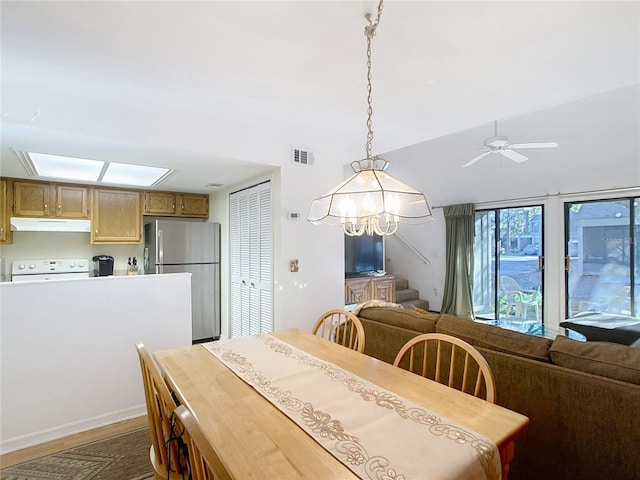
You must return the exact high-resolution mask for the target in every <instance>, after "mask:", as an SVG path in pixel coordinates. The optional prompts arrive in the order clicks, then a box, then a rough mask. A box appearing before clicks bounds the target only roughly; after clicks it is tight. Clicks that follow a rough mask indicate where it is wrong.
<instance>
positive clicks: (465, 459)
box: [202, 334, 501, 480]
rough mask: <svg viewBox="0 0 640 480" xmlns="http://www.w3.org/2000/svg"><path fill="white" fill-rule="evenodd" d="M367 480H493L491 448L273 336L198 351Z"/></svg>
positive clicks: (496, 464) (497, 467)
mask: <svg viewBox="0 0 640 480" xmlns="http://www.w3.org/2000/svg"><path fill="white" fill-rule="evenodd" d="M202 346H203V347H204V348H206V349H207V350H208V351H209V352H211V353H212V354H213V355H215V356H216V357H217V358H218V359H219V360H220V361H221V362H222V363H223V364H224V365H226V366H227V367H228V368H229V369H230V370H231V371H233V372H234V373H235V374H236V375H237V376H238V377H240V378H241V379H242V380H244V381H245V382H247V383H248V384H249V385H251V386H252V387H253V388H254V389H255V390H256V391H257V392H259V393H260V394H261V395H263V396H264V397H265V398H266V399H267V400H269V401H270V402H271V403H272V404H273V405H274V406H276V407H277V408H278V409H279V410H280V411H282V412H283V413H284V414H285V415H287V416H288V417H289V418H291V419H292V420H293V421H294V422H296V424H297V425H298V426H299V427H300V428H302V429H303V430H304V431H305V432H307V433H308V434H309V435H310V436H311V437H312V438H313V439H314V440H315V441H316V442H318V443H319V444H320V445H321V446H322V447H324V448H325V449H326V450H327V451H328V452H329V453H331V454H332V455H333V456H334V457H335V458H337V459H338V460H340V461H341V462H342V463H343V464H344V465H346V466H347V467H348V468H349V469H350V470H351V471H353V472H354V473H355V474H356V475H358V476H359V477H360V478H362V479H367V480H373V479H376V480H409V479H416V480H428V479H450V480H454V479H455V480H466V479H468V480H476V479H477V480H484V479H488V480H499V479H500V478H501V461H500V455H499V453H498V449H497V447H496V445H495V444H494V443H493V442H491V441H490V440H488V439H487V438H485V437H482V436H480V435H479V434H477V433H474V432H472V431H469V430H468V429H466V428H464V427H462V426H461V425H458V424H456V423H454V422H451V421H449V420H448V419H446V418H444V417H441V416H439V415H438V414H437V413H435V412H432V411H430V410H428V409H427V408H424V407H422V406H420V405H417V404H415V403H413V402H410V401H408V400H406V399H404V398H401V397H398V396H397V395H395V394H394V393H392V392H390V391H387V390H385V389H382V388H380V387H379V386H377V385H374V384H372V383H371V382H369V381H367V380H365V379H363V378H360V377H358V376H356V375H354V374H352V373H351V372H349V371H347V370H344V369H342V368H340V367H338V366H337V365H335V364H333V363H330V362H325V361H323V360H320V359H318V358H316V357H314V356H312V355H309V354H307V353H306V352H304V351H302V350H300V349H298V348H296V347H294V346H292V345H289V344H288V343H285V342H283V341H282V340H279V339H277V338H275V337H273V336H271V335H268V334H260V335H254V336H249V337H241V338H235V339H231V340H220V341H216V342H211V343H206V344H202Z"/></svg>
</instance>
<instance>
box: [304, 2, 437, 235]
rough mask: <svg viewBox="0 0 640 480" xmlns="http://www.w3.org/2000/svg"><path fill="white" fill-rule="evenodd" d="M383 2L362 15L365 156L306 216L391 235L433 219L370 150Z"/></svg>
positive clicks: (348, 229)
mask: <svg viewBox="0 0 640 480" xmlns="http://www.w3.org/2000/svg"><path fill="white" fill-rule="evenodd" d="M382 2H383V0H380V3H379V4H378V14H377V17H376V19H375V21H373V22H372V21H371V14H370V13H367V14H366V15H365V18H366V20H367V22H368V25H366V26H365V27H364V34H365V36H366V37H367V142H366V144H365V153H366V158H365V159H364V160H358V161H355V162H352V163H351V167H352V168H353V170H354V171H355V174H354V175H352V176H351V177H350V178H348V179H347V180H345V181H344V182H342V183H340V184H339V185H337V186H335V187H334V188H332V189H331V190H329V191H328V192H327V193H325V194H324V195H322V196H321V197H318V198H316V199H315V200H314V201H313V203H312V204H311V209H310V211H309V215H308V217H307V220H308V221H309V222H311V223H313V224H321V223H326V224H328V225H335V226H342V228H343V229H344V233H346V234H347V235H351V236H360V235H364V234H366V235H374V234H376V235H393V234H394V233H395V232H396V230H397V229H398V225H399V224H400V223H424V222H427V221H429V220H433V217H432V215H431V208H430V207H429V204H428V203H427V199H426V198H425V196H424V194H422V193H420V192H419V191H417V190H416V189H414V188H412V187H410V186H409V185H406V184H405V183H403V182H401V181H400V180H397V179H395V178H393V177H392V176H391V175H389V174H388V173H386V172H385V170H386V168H387V166H388V165H389V162H387V161H386V160H384V159H383V158H381V157H378V156H373V155H372V154H371V144H372V141H373V129H372V122H371V117H372V114H373V108H372V106H371V40H372V39H373V37H374V36H375V34H376V29H377V28H378V24H379V23H380V17H381V16H382Z"/></svg>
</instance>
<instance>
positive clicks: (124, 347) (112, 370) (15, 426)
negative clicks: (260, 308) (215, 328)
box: [0, 273, 191, 454]
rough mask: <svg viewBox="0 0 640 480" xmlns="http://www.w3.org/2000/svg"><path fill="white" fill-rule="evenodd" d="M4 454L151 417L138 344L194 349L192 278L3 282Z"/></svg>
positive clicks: (0, 434) (0, 412)
mask: <svg viewBox="0 0 640 480" xmlns="http://www.w3.org/2000/svg"><path fill="white" fill-rule="evenodd" d="M0 302H1V304H0V348H1V350H0V361H1V365H0V371H1V374H2V376H1V378H0V390H1V393H0V400H1V403H0V452H1V453H3V454H4V453H7V452H10V451H14V450H18V449H21V448H24V447H28V446H31V445H35V444H39V443H42V442H46V441H49V440H53V439H56V438H61V437H64V436H67V435H71V434H73V433H77V432H81V431H84V430H89V429H91V428H95V427H99V426H102V425H107V424H110V423H114V422H119V421H122V420H126V419H128V418H132V417H136V416H140V415H144V414H145V412H146V408H145V400H144V390H143V386H142V376H141V372H140V363H139V360H138V354H137V352H136V348H135V345H136V343H138V342H142V343H144V344H145V346H146V347H147V349H148V350H149V351H150V352H152V353H153V352H156V351H158V350H165V349H170V348H177V347H182V346H186V345H191V274H188V273H176V274H167V275H142V276H131V277H126V276H124V277H96V278H89V279H81V280H60V281H44V282H31V283H20V282H19V283H0Z"/></svg>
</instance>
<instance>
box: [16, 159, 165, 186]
mask: <svg viewBox="0 0 640 480" xmlns="http://www.w3.org/2000/svg"><path fill="white" fill-rule="evenodd" d="M16 153H17V154H18V157H19V158H20V160H21V161H22V164H23V165H24V167H25V168H26V169H27V171H28V172H29V174H31V175H35V176H40V177H49V178H56V179H59V180H63V181H64V180H76V181H84V182H104V183H110V184H114V185H135V186H140V187H150V186H153V185H156V184H157V183H159V182H160V181H162V180H163V179H164V178H165V177H166V176H168V175H169V174H170V173H171V172H172V170H170V169H167V168H159V167H147V166H143V165H131V164H126V163H115V162H103V161H101V160H89V159H86V158H77V157H64V156H61V155H49V154H46V153H33V152H16Z"/></svg>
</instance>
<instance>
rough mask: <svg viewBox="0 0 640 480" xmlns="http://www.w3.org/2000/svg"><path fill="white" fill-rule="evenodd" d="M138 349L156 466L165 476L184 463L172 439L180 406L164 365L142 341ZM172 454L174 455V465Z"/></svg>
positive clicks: (178, 471)
mask: <svg viewBox="0 0 640 480" xmlns="http://www.w3.org/2000/svg"><path fill="white" fill-rule="evenodd" d="M136 349H137V351H138V357H139V359H140V369H141V371H142V383H143V385H144V397H145V402H146V405H147V419H148V422H149V432H150V434H151V452H150V455H151V463H152V466H153V468H154V470H155V471H156V472H157V473H158V474H160V475H161V476H162V475H164V476H166V475H167V472H168V471H171V472H173V473H174V474H178V473H182V471H183V470H184V465H183V464H182V462H181V458H180V454H179V451H178V450H177V448H176V447H175V446H174V445H171V443H170V442H169V439H170V437H171V424H170V417H171V413H172V412H173V411H174V410H175V409H176V407H177V405H176V402H175V400H174V398H173V396H172V395H171V392H170V391H169V387H168V386H167V384H166V383H165V381H164V379H163V378H162V374H161V373H160V369H159V368H158V366H157V364H156V363H155V361H154V360H153V357H151V354H150V353H149V351H148V350H147V348H146V347H145V346H144V344H142V343H138V344H137V345H136ZM167 446H169V448H171V451H170V452H169V451H168V450H167ZM169 456H171V465H170V466H169Z"/></svg>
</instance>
